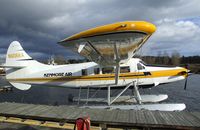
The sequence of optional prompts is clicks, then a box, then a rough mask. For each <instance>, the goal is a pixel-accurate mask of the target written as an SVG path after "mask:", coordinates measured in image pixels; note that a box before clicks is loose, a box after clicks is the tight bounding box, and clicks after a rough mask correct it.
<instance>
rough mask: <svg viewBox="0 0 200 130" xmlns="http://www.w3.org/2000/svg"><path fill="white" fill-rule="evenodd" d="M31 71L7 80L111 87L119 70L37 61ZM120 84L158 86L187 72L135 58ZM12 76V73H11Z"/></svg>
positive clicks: (123, 67) (31, 63)
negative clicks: (48, 63) (156, 65)
mask: <svg viewBox="0 0 200 130" xmlns="http://www.w3.org/2000/svg"><path fill="white" fill-rule="evenodd" d="M27 64H29V65H27V67H24V68H21V69H18V70H17V71H14V72H12V73H7V75H6V78H7V79H8V81H9V82H11V83H13V82H14V83H24V84H42V85H50V86H62V87H70V88H77V87H107V86H108V85H113V84H115V74H114V72H115V71H114V68H115V67H112V66H111V67H101V66H99V65H98V64H96V63H94V62H86V63H78V64H67V65H55V66H54V65H45V64H41V63H39V62H37V61H35V60H32V61H31V60H29V61H27ZM120 68H121V69H120V70H121V72H120V75H119V82H118V85H117V86H124V85H126V84H128V83H130V82H133V81H137V83H138V85H140V86H148V85H152V86H156V85H158V84H163V83H169V82H174V81H177V80H182V79H184V78H185V75H184V74H180V73H181V72H183V71H186V69H184V68H181V67H154V66H146V65H144V64H143V63H142V61H141V60H140V59H137V58H132V59H130V60H129V61H128V62H127V63H126V64H122V65H120ZM7 72H9V71H7Z"/></svg>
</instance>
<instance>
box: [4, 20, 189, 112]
mask: <svg viewBox="0 0 200 130" xmlns="http://www.w3.org/2000/svg"><path fill="white" fill-rule="evenodd" d="M155 30H156V27H155V25H153V24H151V23H149V22H145V21H125V22H117V23H114V24H108V25H104V26H99V27H96V28H92V29H89V30H86V31H83V32H80V33H78V34H75V35H72V36H70V37H68V38H66V39H64V40H62V41H60V42H58V44H60V45H62V46H64V47H66V48H67V49H70V50H73V51H74V52H77V53H78V54H80V55H81V56H84V57H86V58H87V59H89V60H90V61H92V62H86V63H78V64H66V65H46V64H43V63H40V62H38V61H36V60H33V59H32V58H31V57H30V56H29V55H28V54H27V53H26V52H25V51H24V49H23V48H22V46H21V45H20V43H19V42H18V41H13V42H12V43H11V44H10V46H9V48H8V51H7V55H6V63H5V64H4V67H5V68H6V79H7V80H8V82H9V83H10V84H11V85H12V86H14V87H16V88H18V89H20V90H28V89H30V88H31V86H32V85H40V86H41V85H46V86H57V87H66V88H87V89H95V88H96V89H99V88H102V89H106V90H107V97H105V98H93V99H89V98H87V99H80V97H79V100H82V101H84V100H87V101H97V102H98V101H104V102H106V103H107V105H105V104H104V105H94V106H82V107H91V108H108V107H109V108H119V109H136V110H140V109H148V110H163V111H165V110H166V111H174V110H183V109H185V107H186V106H185V104H183V103H174V104H169V103H168V104H163V103H162V104H160V103H158V102H161V101H163V100H166V99H167V98H168V96H167V95H164V94H161V95H140V93H139V89H140V88H151V87H155V86H158V85H161V84H166V83H170V82H175V81H178V80H183V79H186V78H187V76H188V70H187V69H186V68H182V67H159V66H150V65H147V64H145V63H144V62H143V61H142V60H140V59H138V58H133V57H134V56H135V54H136V52H137V51H138V50H139V49H140V48H141V47H142V46H143V45H144V44H145V43H146V41H147V40H148V39H149V38H150V36H151V35H152V34H153V33H154V32H155ZM116 88H121V89H122V91H121V92H120V93H119V94H118V95H117V96H115V97H111V89H116ZM127 89H133V95H130V96H122V94H123V93H124V92H125V91H126V90H127ZM75 100H76V99H75ZM115 102H129V103H130V102H131V103H135V104H128V105H126V104H125V105H123V104H118V105H116V104H115Z"/></svg>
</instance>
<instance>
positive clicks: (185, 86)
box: [184, 64, 188, 90]
mask: <svg viewBox="0 0 200 130" xmlns="http://www.w3.org/2000/svg"><path fill="white" fill-rule="evenodd" d="M185 68H186V69H187V70H188V65H187V64H186V65H185ZM185 73H186V77H185V84H184V90H186V88H187V79H188V72H185Z"/></svg>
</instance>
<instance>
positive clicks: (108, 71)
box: [102, 67, 114, 74]
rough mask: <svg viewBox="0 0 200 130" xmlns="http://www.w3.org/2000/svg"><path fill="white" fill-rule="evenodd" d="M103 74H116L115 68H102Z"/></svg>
mask: <svg viewBox="0 0 200 130" xmlns="http://www.w3.org/2000/svg"><path fill="white" fill-rule="evenodd" d="M102 73H103V74H111V73H114V68H113V67H105V68H102Z"/></svg>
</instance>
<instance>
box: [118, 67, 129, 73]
mask: <svg viewBox="0 0 200 130" xmlns="http://www.w3.org/2000/svg"><path fill="white" fill-rule="evenodd" d="M128 72H130V67H129V66H122V67H120V73H128Z"/></svg>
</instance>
